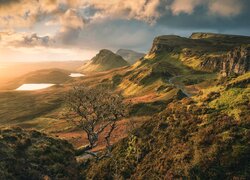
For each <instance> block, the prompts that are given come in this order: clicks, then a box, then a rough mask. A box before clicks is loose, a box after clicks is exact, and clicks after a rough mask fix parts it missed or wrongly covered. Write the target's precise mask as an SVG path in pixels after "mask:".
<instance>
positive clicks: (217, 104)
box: [209, 88, 250, 119]
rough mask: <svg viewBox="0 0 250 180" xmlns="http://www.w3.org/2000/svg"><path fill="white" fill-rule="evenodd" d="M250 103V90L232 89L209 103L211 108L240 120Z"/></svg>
mask: <svg viewBox="0 0 250 180" xmlns="http://www.w3.org/2000/svg"><path fill="white" fill-rule="evenodd" d="M249 101H250V88H246V89H244V88H231V89H228V90H226V91H223V92H221V94H220V97H218V98H217V99H215V100H213V101H212V102H210V103H209V106H210V107H212V108H216V109H219V110H221V111H222V112H225V113H227V114H228V115H231V116H234V117H236V118H237V119H240V114H241V113H242V112H247V111H248V110H247V109H248V103H249Z"/></svg>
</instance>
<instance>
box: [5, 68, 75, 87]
mask: <svg viewBox="0 0 250 180" xmlns="http://www.w3.org/2000/svg"><path fill="white" fill-rule="evenodd" d="M69 75H70V71H67V70H63V69H44V70H38V71H33V72H30V73H28V74H25V75H23V76H21V77H19V78H15V79H14V80H12V81H10V82H7V83H5V84H6V85H5V86H3V87H1V89H10V90H13V89H16V88H17V87H19V86H20V85H22V84H32V83H52V84H62V83H64V82H66V81H68V80H70V79H71V78H70V76H69Z"/></svg>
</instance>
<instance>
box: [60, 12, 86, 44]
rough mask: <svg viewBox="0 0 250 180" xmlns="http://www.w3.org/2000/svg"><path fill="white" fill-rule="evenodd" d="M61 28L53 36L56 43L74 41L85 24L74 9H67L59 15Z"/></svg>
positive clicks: (70, 42)
mask: <svg viewBox="0 0 250 180" xmlns="http://www.w3.org/2000/svg"><path fill="white" fill-rule="evenodd" d="M60 25H61V29H60V31H59V33H58V34H57V35H56V36H55V39H57V42H58V43H63V44H72V43H74V42H75V41H76V40H77V38H78V36H79V34H80V32H81V30H82V29H83V27H84V25H85V20H84V18H83V17H82V16H81V15H80V13H78V12H77V11H76V10H75V9H68V10H67V11H66V12H65V13H64V14H63V15H62V16H61V17H60Z"/></svg>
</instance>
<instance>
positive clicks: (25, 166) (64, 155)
mask: <svg viewBox="0 0 250 180" xmlns="http://www.w3.org/2000/svg"><path fill="white" fill-rule="evenodd" d="M0 144H1V146H0V177H1V179H47V178H49V179H69V178H70V179H77V177H78V175H79V173H78V169H77V163H76V159H75V157H74V149H73V147H72V145H71V144H69V143H68V142H66V141H62V140H58V139H53V138H51V137H48V136H47V135H45V134H42V133H40V132H37V131H24V130H22V129H20V128H14V129H0Z"/></svg>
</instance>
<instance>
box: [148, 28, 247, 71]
mask: <svg viewBox="0 0 250 180" xmlns="http://www.w3.org/2000/svg"><path fill="white" fill-rule="evenodd" d="M249 45H250V37H246V36H234V35H222V34H213V33H193V34H192V35H191V36H190V38H184V37H180V36H174V35H169V36H159V37H157V38H155V40H154V42H153V45H152V48H151V50H150V52H149V55H152V54H154V55H156V56H161V55H162V54H166V53H168V54H170V55H172V56H173V55H175V56H176V55H177V56H178V57H179V60H180V61H182V63H183V64H184V65H186V66H188V67H191V68H193V69H194V70H202V71H208V72H221V73H222V74H223V75H224V76H228V75H230V74H238V75H241V74H244V73H246V72H248V71H249V69H250V67H249V66H250V65H249V64H250V58H249V54H250V51H249V49H250V48H249V47H250V46H249ZM165 60H166V61H167V60H168V59H165Z"/></svg>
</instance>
